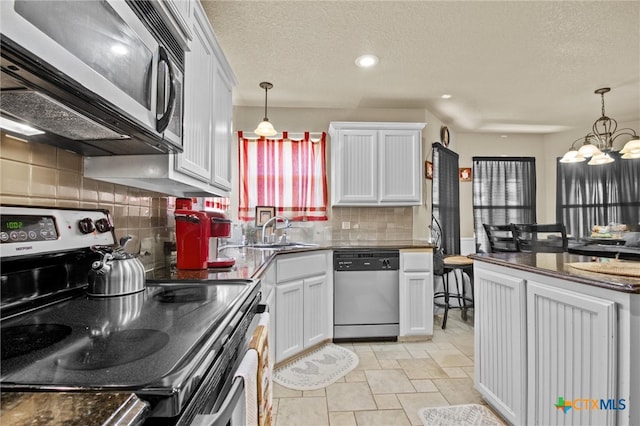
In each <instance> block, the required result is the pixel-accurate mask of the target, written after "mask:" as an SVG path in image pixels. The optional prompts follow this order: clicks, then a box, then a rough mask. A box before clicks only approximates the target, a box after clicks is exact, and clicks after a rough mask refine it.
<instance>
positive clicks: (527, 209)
mask: <svg viewBox="0 0 640 426" xmlns="http://www.w3.org/2000/svg"><path fill="white" fill-rule="evenodd" d="M535 222H536V160H535V158H534V157H473V223H474V230H475V236H476V247H478V251H479V252H484V253H488V252H489V240H488V239H487V235H486V233H485V231H484V228H483V227H482V224H484V223H487V224H491V225H507V224H509V223H535Z"/></svg>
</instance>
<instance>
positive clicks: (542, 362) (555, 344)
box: [527, 281, 618, 425]
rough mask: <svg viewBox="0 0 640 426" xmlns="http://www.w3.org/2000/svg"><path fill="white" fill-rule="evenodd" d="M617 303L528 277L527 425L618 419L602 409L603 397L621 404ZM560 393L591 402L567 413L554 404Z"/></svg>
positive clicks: (598, 422) (569, 398)
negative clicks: (529, 279)
mask: <svg viewBox="0 0 640 426" xmlns="http://www.w3.org/2000/svg"><path fill="white" fill-rule="evenodd" d="M615 305H616V304H615V303H614V302H612V301H610V300H606V299H600V298H595V297H591V296H587V295H584V294H582V293H578V292H575V291H569V290H564V289H562V288H557V287H555V286H551V285H546V284H542V283H538V282H534V281H528V282H527V343H528V350H527V353H528V366H529V368H528V377H529V384H528V402H527V403H528V405H527V406H528V410H527V411H528V413H527V418H528V421H527V423H528V424H532V425H548V424H575V425H614V424H616V411H615V410H602V409H600V408H601V407H600V400H601V399H605V400H609V399H614V400H615V401H616V402H615V405H616V406H617V405H618V402H617V399H618V398H615V395H616V394H617V391H616V374H617V364H618V362H617V341H616V329H617V321H616V306H615ZM559 398H562V399H564V400H565V401H575V400H576V399H588V401H587V402H582V403H581V404H582V405H580V403H578V404H573V406H572V408H571V409H569V410H568V411H567V412H566V413H564V412H562V411H561V410H558V409H557V408H556V407H555V406H554V404H558V401H559ZM592 400H597V402H596V405H597V407H598V409H595V410H594V409H592ZM549 401H554V404H550V403H549Z"/></svg>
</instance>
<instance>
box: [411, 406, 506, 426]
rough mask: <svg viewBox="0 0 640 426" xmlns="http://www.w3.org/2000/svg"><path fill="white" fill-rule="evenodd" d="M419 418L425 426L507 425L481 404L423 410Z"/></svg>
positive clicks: (419, 413) (419, 412)
mask: <svg viewBox="0 0 640 426" xmlns="http://www.w3.org/2000/svg"><path fill="white" fill-rule="evenodd" d="M418 417H419V418H420V421H421V422H422V424H423V425H425V426H438V425H442V426H450V425H456V426H466V425H500V426H502V425H505V423H504V422H503V421H502V420H500V419H499V418H498V417H496V415H495V414H493V413H492V412H491V410H490V409H489V408H487V407H485V406H484V405H480V404H465V405H451V406H448V407H433V408H431V407H428V408H421V409H419V410H418Z"/></svg>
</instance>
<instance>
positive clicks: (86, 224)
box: [78, 217, 96, 234]
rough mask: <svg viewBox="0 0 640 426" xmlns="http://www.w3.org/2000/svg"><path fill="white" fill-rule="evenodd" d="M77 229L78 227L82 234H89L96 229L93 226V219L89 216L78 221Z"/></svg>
mask: <svg viewBox="0 0 640 426" xmlns="http://www.w3.org/2000/svg"><path fill="white" fill-rule="evenodd" d="M78 229H80V232H81V233H83V234H90V233H92V232H93V231H95V230H96V227H95V226H93V220H91V218H90V217H85V218H84V219H80V222H78Z"/></svg>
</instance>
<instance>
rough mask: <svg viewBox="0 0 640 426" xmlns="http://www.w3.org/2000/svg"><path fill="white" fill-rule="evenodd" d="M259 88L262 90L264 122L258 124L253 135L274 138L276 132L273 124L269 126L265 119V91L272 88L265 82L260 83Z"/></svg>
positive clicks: (269, 123)
mask: <svg viewBox="0 0 640 426" xmlns="http://www.w3.org/2000/svg"><path fill="white" fill-rule="evenodd" d="M260 87H262V88H263V89H264V120H262V122H261V123H260V124H258V127H256V130H254V133H255V134H256V135H259V136H274V135H276V134H277V133H278V132H277V131H276V129H274V128H273V124H271V122H270V121H269V119H268V118H267V91H268V90H269V89H271V88H273V84H271V83H269V82H267V81H263V82H262V83H260Z"/></svg>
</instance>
